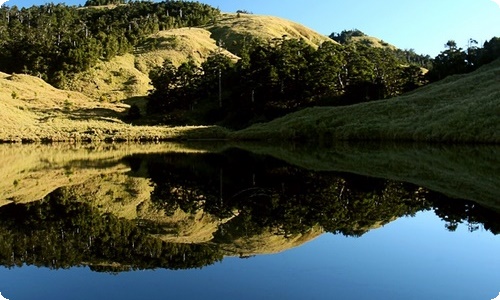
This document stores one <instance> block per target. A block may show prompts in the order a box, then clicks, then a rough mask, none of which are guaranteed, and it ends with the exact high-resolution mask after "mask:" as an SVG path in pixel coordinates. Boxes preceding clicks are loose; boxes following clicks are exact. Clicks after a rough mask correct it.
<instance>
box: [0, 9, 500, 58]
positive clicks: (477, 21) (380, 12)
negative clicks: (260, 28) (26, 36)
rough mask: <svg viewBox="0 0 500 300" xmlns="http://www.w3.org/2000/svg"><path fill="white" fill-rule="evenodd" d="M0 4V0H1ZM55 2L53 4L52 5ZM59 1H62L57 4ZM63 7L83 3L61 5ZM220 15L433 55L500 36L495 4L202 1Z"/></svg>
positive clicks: (498, 17) (499, 17) (499, 16)
mask: <svg viewBox="0 0 500 300" xmlns="http://www.w3.org/2000/svg"><path fill="white" fill-rule="evenodd" d="M0 1H1V0H0ZM46 2H50V1H45V0H9V1H8V2H7V3H6V4H7V5H9V6H13V5H17V6H31V5H33V4H35V5H39V4H43V3H46ZM53 2H58V1H53ZM61 2H63V1H61ZM64 2H65V3H66V4H68V5H78V4H82V5H83V4H84V3H85V0H68V1H64ZM199 2H202V3H207V4H209V5H212V6H214V7H219V8H220V9H221V10H222V11H224V12H235V11H236V10H238V9H241V10H247V11H251V12H253V13H255V14H263V15H273V16H279V17H283V18H286V19H289V20H292V21H296V22H299V23H302V24H304V25H306V26H308V27H310V28H312V29H314V30H316V31H318V32H319V33H322V34H325V35H329V34H330V33H332V32H340V31H342V30H344V29H355V28H356V29H359V30H361V31H363V32H365V33H366V34H368V35H371V36H375V37H378V38H380V39H382V40H384V41H386V42H388V43H391V44H393V45H395V46H397V47H399V48H401V49H410V48H412V49H414V50H415V51H416V52H417V53H420V54H429V55H431V56H432V57H434V56H436V55H437V54H439V52H440V51H442V50H443V49H444V44H445V43H446V41H448V40H455V41H456V42H457V45H458V46H459V47H462V48H465V47H466V46H467V41H468V40H469V39H470V38H474V39H475V40H477V41H478V42H480V44H481V45H482V43H483V42H484V41H486V40H489V39H490V38H492V37H494V36H500V6H499V5H498V4H496V3H495V2H493V1H492V0H419V1H402V0H378V1H373V0H357V1H347V0H308V1H304V0H201V1H199Z"/></svg>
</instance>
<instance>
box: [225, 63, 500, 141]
mask: <svg viewBox="0 0 500 300" xmlns="http://www.w3.org/2000/svg"><path fill="white" fill-rule="evenodd" d="M499 82H500V60H496V61H495V62H493V63H491V64H489V65H486V66H484V67H482V68H480V69H479V70H477V71H475V72H473V73H470V74H466V75H459V76H451V77H448V78H446V79H444V80H442V81H439V82H436V83H434V84H430V85H428V86H425V87H423V88H420V89H417V90H416V91H413V92H411V93H408V94H406V95H404V96H401V97H397V98H393V99H387V100H381V101H373V102H368V103H362V104H358V105H352V106H346V107H333V108H332V107H315V108H308V109H304V110H302V111H299V112H296V113H293V114H289V115H287V116H284V117H282V118H279V119H276V120H274V121H271V122H269V123H264V124H256V125H253V126H251V127H249V128H247V129H244V130H241V131H239V132H236V133H234V134H233V135H232V137H233V138H237V139H256V140H257V139H259V140H265V139H273V140H284V139H312V140H323V141H325V142H330V141H332V140H344V139H347V140H414V141H436V142H487V143H500V84H499Z"/></svg>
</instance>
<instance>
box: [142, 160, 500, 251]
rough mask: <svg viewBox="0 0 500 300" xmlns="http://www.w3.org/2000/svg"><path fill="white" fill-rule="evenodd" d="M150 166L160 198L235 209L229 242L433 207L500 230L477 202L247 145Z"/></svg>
mask: <svg viewBox="0 0 500 300" xmlns="http://www.w3.org/2000/svg"><path fill="white" fill-rule="evenodd" d="M148 171H149V173H150V174H151V178H152V181H153V183H154V185H155V189H154V192H153V200H154V201H155V202H156V204H157V205H159V206H160V207H163V208H164V209H166V211H167V212H171V211H173V210H174V209H177V208H181V209H183V210H184V211H186V212H194V211H196V210H198V209H203V210H204V211H205V212H208V213H210V214H212V215H214V216H217V217H219V218H221V219H222V218H227V217H228V216H231V215H233V216H235V218H233V219H231V220H230V221H229V222H226V223H224V224H221V225H220V226H219V230H218V232H217V233H216V236H215V237H216V240H219V241H225V242H227V241H230V240H231V239H234V238H237V237H242V236H250V235H257V234H259V233H261V232H262V231H263V230H264V229H273V230H274V231H275V232H276V233H277V234H282V235H284V236H287V235H291V234H295V233H303V232H306V231H308V230H309V229H311V228H312V227H313V226H317V225H320V226H321V227H322V228H323V229H324V230H326V231H328V232H332V233H340V234H344V235H350V236H360V235H362V234H363V233H365V232H366V231H368V230H369V229H371V228H373V227H376V226H380V225H383V224H386V223H388V222H390V221H392V220H394V219H396V218H398V217H401V216H405V215H414V214H415V213H416V212H418V211H421V210H427V209H431V208H434V209H435V211H436V214H437V215H438V216H439V217H441V218H442V219H443V220H444V221H446V222H447V227H448V228H449V229H453V228H455V227H456V225H458V223H462V222H465V223H467V224H468V226H469V229H470V230H471V231H472V230H475V229H476V228H478V225H479V224H484V227H485V228H486V229H489V230H491V231H492V232H493V233H495V234H496V233H498V232H499V229H500V227H499V225H496V224H497V222H496V221H495V220H496V219H497V214H496V213H495V212H492V211H489V210H487V209H484V208H482V207H480V206H479V205H477V204H474V203H472V202H469V201H461V200H455V199H449V198H447V197H445V196H443V195H441V194H439V193H435V192H432V191H429V190H426V189H424V188H419V187H416V186H414V185H411V184H406V183H400V182H394V181H390V180H385V179H376V178H371V177H365V176H359V175H354V174H338V173H333V172H313V171H308V170H304V169H301V168H298V167H294V166H290V165H285V164H283V163H281V162H280V161H277V160H275V159H271V158H269V157H262V156H256V155H251V154H248V153H246V152H242V151H239V150H230V151H229V152H226V153H224V154H220V155H215V154H207V155H197V156H192V155H191V156H190V155H179V154H175V155H169V156H157V157H155V158H154V159H153V160H150V163H149V164H148ZM181 191H182V193H180V192H181Z"/></svg>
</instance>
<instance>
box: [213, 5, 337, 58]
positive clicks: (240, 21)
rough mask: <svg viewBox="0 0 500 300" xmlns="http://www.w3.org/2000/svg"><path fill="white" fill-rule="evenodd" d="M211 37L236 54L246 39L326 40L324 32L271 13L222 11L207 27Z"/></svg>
mask: <svg viewBox="0 0 500 300" xmlns="http://www.w3.org/2000/svg"><path fill="white" fill-rule="evenodd" d="M207 30H209V31H210V32H211V33H212V38H213V39H215V40H217V41H219V40H220V41H222V43H223V45H224V46H225V47H226V48H227V49H229V50H230V51H233V52H235V53H238V51H239V50H240V49H241V47H242V46H243V45H244V44H245V43H246V42H249V41H250V40H253V39H256V40H260V41H270V40H273V39H281V38H284V37H286V38H292V39H302V40H304V41H305V42H306V43H308V44H310V45H311V46H318V45H320V44H321V43H323V42H324V41H326V40H329V41H331V39H330V38H328V37H327V36H325V35H322V34H319V33H318V32H316V31H314V30H312V29H310V28H307V27H305V26H304V25H301V24H299V23H295V22H293V21H290V20H286V19H282V18H279V17H274V16H263V15H253V14H231V13H225V14H223V15H222V18H221V19H220V20H219V21H218V22H217V24H215V25H212V26H209V27H207Z"/></svg>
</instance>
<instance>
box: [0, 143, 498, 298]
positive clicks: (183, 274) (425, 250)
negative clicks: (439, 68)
mask: <svg viewBox="0 0 500 300" xmlns="http://www.w3.org/2000/svg"><path fill="white" fill-rule="evenodd" d="M499 169H500V147H498V146H486V145H482V146H465V145H428V144H379V143H356V144H352V143H340V144H338V145H331V146H329V147H318V146H315V145H312V146H311V145H310V146H299V145H272V146H271V145H262V144H248V143H247V144H229V143H209V142H206V143H184V144H179V143H177V144H174V143H169V144H167V143H165V144H144V145H140V144H96V145H93V144H89V145H69V144H54V145H0V179H1V180H0V278H1V280H0V293H1V294H2V296H3V297H5V298H7V299H10V300H19V299H471V300H472V299H474V300H477V299H486V300H489V299H494V298H495V297H496V296H498V295H499V293H500V255H498V254H499V253H500V238H499V235H498V234H499V233H500V173H499ZM0 299H2V298H1V297H0Z"/></svg>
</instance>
